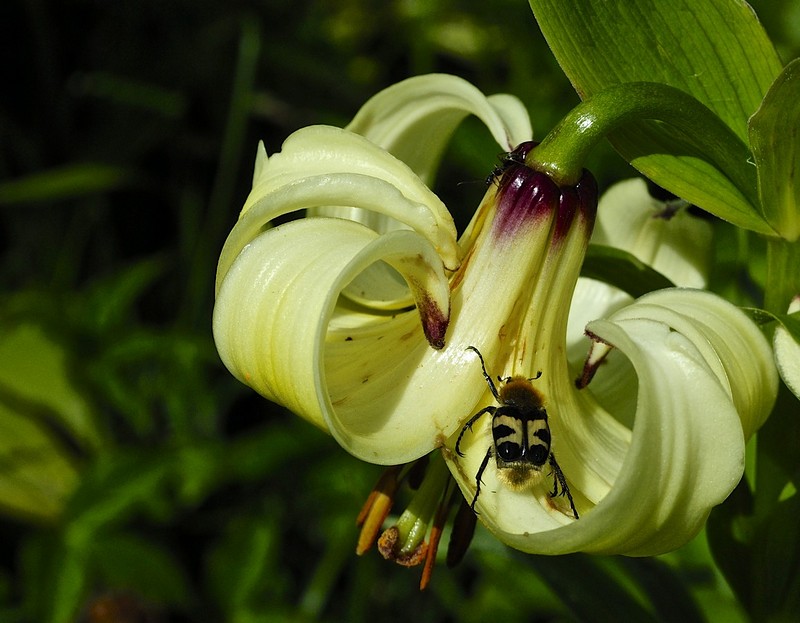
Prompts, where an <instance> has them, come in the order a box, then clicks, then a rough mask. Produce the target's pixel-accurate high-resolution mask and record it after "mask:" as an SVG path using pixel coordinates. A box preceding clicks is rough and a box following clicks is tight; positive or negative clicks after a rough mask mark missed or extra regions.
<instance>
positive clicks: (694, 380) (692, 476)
mask: <svg viewBox="0 0 800 623" xmlns="http://www.w3.org/2000/svg"><path fill="white" fill-rule="evenodd" d="M589 330H590V331H591V332H592V334H594V335H596V336H597V337H598V339H601V340H603V342H605V343H608V344H611V345H613V346H614V348H615V349H616V350H618V351H619V352H620V353H622V354H623V355H624V356H625V357H626V358H627V359H628V360H629V362H630V365H631V366H632V368H633V370H634V371H635V374H636V377H637V380H638V395H637V409H636V416H635V421H634V424H633V429H632V434H631V437H630V443H629V445H628V447H627V448H625V449H622V454H621V456H619V457H618V461H619V470H618V473H617V475H616V477H615V478H614V479H613V480H612V481H611V482H610V483H609V489H608V492H607V494H606V495H605V496H604V497H602V498H601V499H599V500H598V501H597V503H596V504H592V503H591V502H590V501H589V500H588V499H587V497H586V496H585V495H584V492H583V491H582V489H581V486H580V483H581V481H583V480H584V479H585V476H584V474H582V473H581V471H582V470H587V471H592V470H593V469H594V467H593V463H594V462H595V461H596V460H597V458H593V459H592V460H588V459H586V460H585V462H584V463H583V464H581V462H580V460H578V461H576V460H575V459H574V458H571V459H570V460H569V461H566V460H564V457H565V456H567V457H568V456H569V452H567V454H566V455H565V454H562V449H564V448H565V447H571V446H576V445H580V443H582V442H581V441H580V440H577V444H576V441H575V440H571V439H566V440H565V439H562V438H561V437H557V435H556V431H555V430H554V432H553V448H554V450H555V451H556V452H558V453H559V457H561V458H560V459H559V460H560V462H561V467H562V469H563V470H564V473H565V475H566V476H567V478H568V479H569V481H570V482H571V483H573V484H572V487H571V491H572V494H573V496H574V497H575V502H576V505H577V506H578V508H579V510H580V512H581V517H580V519H579V520H570V519H568V518H567V515H568V514H569V510H568V506H565V502H564V500H563V499H561V498H550V497H549V490H550V489H551V487H552V485H548V484H547V482H550V481H546V482H545V483H544V484H543V485H542V486H538V487H535V488H534V489H533V490H532V491H531V490H527V491H520V492H513V491H510V490H509V489H508V488H506V487H504V486H503V485H502V484H501V483H500V482H499V481H498V479H497V475H496V474H497V470H496V468H495V467H494V461H493V460H492V461H490V462H489V466H488V468H487V469H486V472H485V473H484V475H483V478H482V480H483V483H484V485H483V489H482V492H481V495H480V497H479V500H478V503H477V509H478V511H479V512H480V515H479V517H480V518H481V520H482V521H483V522H484V523H485V524H486V525H487V526H488V527H489V529H490V530H491V531H493V532H494V533H496V534H497V536H498V537H499V538H500V539H501V540H503V541H504V542H506V543H508V544H509V545H511V546H512V547H515V548H517V549H520V550H522V551H527V552H534V553H545V554H560V553H568V552H574V551H587V552H596V553H617V554H620V553H621V554H628V555H637V556H638V555H653V554H658V553H663V552H666V551H669V550H671V549H674V548H676V547H679V546H680V545H682V544H683V543H685V542H686V541H688V540H689V539H690V538H692V537H693V536H694V535H695V534H696V533H697V532H698V531H699V530H700V528H701V527H702V525H703V523H704V522H705V520H706V518H707V516H708V513H709V512H710V510H711V508H712V507H713V506H714V505H716V504H719V503H720V502H722V501H723V500H724V499H725V498H726V497H727V495H728V494H729V493H730V491H731V490H732V489H733V488H734V487H735V486H736V484H737V483H738V481H739V480H740V478H741V476H742V473H743V469H744V447H745V438H746V436H749V435H750V434H751V433H752V432H753V430H754V429H755V428H756V427H757V426H758V425H760V423H762V422H763V421H764V419H765V417H766V416H767V414H768V413H769V410H770V408H771V405H772V402H773V401H774V397H775V391H776V386H777V380H776V375H775V372H774V366H772V365H771V362H770V361H769V356H768V348H767V344H766V341H765V339H764V338H763V336H762V335H761V333H760V332H759V331H758V329H757V328H756V327H755V325H753V323H752V322H750V320H749V319H747V317H746V316H744V314H742V313H741V312H740V311H739V310H738V309H736V308H735V307H733V306H731V305H730V304H728V303H726V302H725V301H723V300H722V299H719V298H718V297H715V296H714V295H711V294H708V293H705V292H700V291H690V290H680V289H675V290H667V291H662V292H659V293H655V294H651V295H648V296H646V297H643V298H642V299H640V300H639V301H637V302H636V303H634V304H633V305H631V306H630V307H628V308H625V309H624V310H622V311H620V312H617V313H616V314H614V315H612V316H611V318H609V319H608V320H598V321H594V322H592V323H590V325H589ZM602 373H603V371H602V369H601V371H599V372H598V375H600V374H602ZM565 382H567V381H566V380H565ZM582 391H585V390H582ZM575 392H576V394H579V393H580V392H578V390H575ZM576 394H573V397H572V398H569V397H568V394H566V393H564V394H562V400H564V402H565V403H566V402H570V401H571V404H567V405H566V406H567V407H568V408H570V409H572V408H574V409H580V411H579V412H576V413H575V418H579V419H583V420H587V421H590V420H593V419H597V418H600V419H602V418H603V416H604V415H605V412H604V411H603V410H602V409H601V408H600V407H599V406H598V405H596V404H594V405H593V404H592V403H591V401H589V400H587V398H586V396H585V395H581V396H580V397H578V396H577V395H576ZM558 406H559V407H563V406H564V405H558ZM549 410H550V408H549V407H548V411H549ZM554 410H555V409H554ZM560 411H561V412H562V413H563V412H564V411H565V409H563V408H561V409H560ZM577 421H578V420H576V422H577ZM481 428H482V430H483V435H484V436H483V439H484V446H483V448H484V449H483V450H481V451H470V452H468V454H467V458H466V460H465V461H464V462H462V463H460V465H461V467H460V468H459V469H458V470H457V471H456V477H457V480H459V483H460V485H461V487H462V489H464V490H465V491H466V494H467V495H468V496H469V495H470V493H474V490H475V473H476V472H477V469H478V466H479V464H480V462H481V460H482V459H483V458H484V456H485V448H486V440H487V439H490V435H489V431H488V423H484V424H483V426H482V427H481ZM743 428H744V430H743ZM597 432H598V431H595V433H597ZM478 434H480V433H478ZM558 434H559V435H561V436H571V435H572V436H574V435H581V434H583V433H581V432H580V430H579V428H578V427H576V426H572V425H570V424H569V423H565V425H564V426H562V427H560V430H559V431H558ZM476 436H477V435H476ZM584 441H585V442H586V443H594V444H595V445H598V444H599V445H602V444H603V443H604V442H603V437H602V435H597V434H593V439H587V440H584ZM607 451H608V452H611V453H616V452H620V449H619V448H611V447H609V448H608V449H607ZM598 456H600V455H599V454H598ZM578 459H580V457H578ZM608 463H609V464H612V463H613V461H611V460H609V461H608ZM564 524H568V525H564Z"/></svg>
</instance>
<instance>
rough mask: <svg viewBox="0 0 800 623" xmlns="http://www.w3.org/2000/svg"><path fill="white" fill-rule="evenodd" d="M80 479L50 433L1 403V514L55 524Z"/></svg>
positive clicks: (29, 418)
mask: <svg viewBox="0 0 800 623" xmlns="http://www.w3.org/2000/svg"><path fill="white" fill-rule="evenodd" d="M77 478H78V477H77V473H76V470H75V466H74V465H73V464H72V462H71V460H70V458H69V456H68V455H67V453H66V452H65V449H64V447H63V445H62V444H60V443H58V442H57V441H56V439H55V438H54V436H53V435H52V434H50V432H49V431H48V430H46V429H45V428H44V427H42V426H40V425H38V424H37V423H36V422H35V421H34V420H33V418H31V417H29V416H28V415H27V414H25V413H20V412H19V411H17V410H13V409H11V408H9V407H8V406H6V405H5V404H2V403H0V514H11V515H14V516H21V517H25V518H32V519H35V520H36V521H52V520H54V519H56V518H57V517H58V515H59V514H60V513H61V511H62V509H63V506H64V503H65V501H66V499H67V498H68V497H69V495H70V493H71V492H72V490H73V489H74V488H75V485H76V481H77Z"/></svg>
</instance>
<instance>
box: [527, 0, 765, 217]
mask: <svg viewBox="0 0 800 623" xmlns="http://www.w3.org/2000/svg"><path fill="white" fill-rule="evenodd" d="M529 1H530V5H531V7H532V8H533V11H534V14H535V16H536V19H537V21H538V22H539V26H540V27H541V29H542V32H543V33H544V36H545V38H546V39H547V41H548V43H549V45H550V47H551V49H552V50H553V53H554V54H555V56H556V58H557V60H558V62H559V63H560V65H561V67H562V69H563V70H564V72H565V73H566V74H567V76H568V77H569V79H570V80H571V81H572V83H573V85H574V86H575V88H576V90H577V91H578V93H579V95H580V96H581V97H582V98H587V97H590V96H592V95H593V94H595V93H597V92H599V91H601V90H603V89H604V88H607V87H609V86H612V85H615V84H620V83H623V82H636V81H647V82H662V83H664V84H668V85H671V86H673V87H676V88H678V89H680V90H682V91H685V92H687V93H689V94H691V95H692V96H694V97H695V98H696V99H697V100H699V101H700V102H702V103H703V104H705V105H706V106H708V108H709V109H711V111H712V112H714V113H715V114H716V115H718V116H719V117H720V118H721V119H722V120H723V121H724V122H725V123H726V124H727V125H728V126H730V128H731V129H732V130H733V132H734V133H735V134H736V135H737V136H738V137H740V138H741V139H742V140H743V141H746V140H747V120H748V118H749V117H750V115H752V114H753V112H754V111H755V110H756V109H757V108H758V106H759V104H760V103H761V99H762V97H763V95H764V93H765V92H766V91H767V89H768V88H769V85H770V84H771V83H772V81H773V79H774V78H775V76H776V75H777V74H778V73H779V72H780V69H781V63H780V60H779V59H778V56H777V53H776V52H775V50H774V48H773V46H772V43H771V42H770V40H769V38H768V37H767V35H766V33H765V32H764V30H763V28H762V27H761V24H760V23H759V22H758V20H757V18H756V16H755V14H754V13H753V11H752V9H751V8H750V7H749V6H748V5H747V4H746V3H744V2H741V1H740V0H703V1H702V2H701V1H698V0H640V1H637V2H624V3H623V2H607V1H605V0H529ZM610 138H611V141H612V143H613V144H614V146H615V147H616V148H617V149H618V150H619V151H620V153H621V154H622V155H623V157H625V158H626V159H627V160H628V161H630V162H631V163H632V164H633V165H634V166H635V167H636V168H638V169H639V170H640V171H642V172H643V173H644V174H645V175H647V176H648V177H650V178H651V179H652V180H654V181H655V182H656V183H658V184H659V185H660V186H662V187H664V188H666V189H668V190H670V191H671V192H673V193H675V194H676V195H678V196H680V197H683V198H684V199H686V200H688V201H690V202H692V203H694V204H696V205H699V206H700V207H702V208H704V209H706V210H708V211H710V212H713V213H714V214H717V215H718V216H720V217H722V218H726V219H728V220H731V221H732V222H735V223H736V224H738V225H741V226H744V227H748V228H749V229H753V230H755V231H760V232H762V233H770V232H771V228H770V227H769V226H767V225H766V223H763V222H761V221H760V219H759V217H758V213H757V212H756V208H755V206H756V204H757V198H756V194H755V188H754V189H752V192H747V193H746V195H747V196H745V195H743V194H742V193H741V192H740V191H739V190H738V189H737V188H736V187H735V186H734V185H733V184H732V182H731V181H730V180H729V179H728V178H727V177H726V176H724V175H723V174H722V173H721V172H719V171H718V170H717V169H716V168H714V167H713V166H711V165H710V164H708V163H706V162H705V161H704V160H703V159H701V157H699V156H701V155H700V154H698V153H697V152H696V151H695V150H691V149H688V146H687V141H686V138H685V137H683V136H681V133H680V132H679V131H676V130H675V129H674V128H672V127H670V126H667V125H664V124H657V123H654V122H651V121H643V122H637V123H635V124H631V125H630V126H628V127H626V128H625V129H624V130H620V131H618V132H615V133H614V134H613V135H612V136H611V137H610ZM731 208H733V209H731ZM736 213H744V214H747V213H752V214H753V218H752V219H745V220H742V219H739V220H738V221H737V220H734V218H735V214H736Z"/></svg>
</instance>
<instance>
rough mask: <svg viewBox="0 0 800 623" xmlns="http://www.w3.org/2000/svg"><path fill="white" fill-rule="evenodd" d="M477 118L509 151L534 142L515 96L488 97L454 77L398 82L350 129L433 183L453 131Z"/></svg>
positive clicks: (369, 104) (371, 102)
mask: <svg viewBox="0 0 800 623" xmlns="http://www.w3.org/2000/svg"><path fill="white" fill-rule="evenodd" d="M471 114H472V115H475V116H477V117H478V118H479V119H480V120H481V121H482V122H483V123H484V124H485V125H486V127H487V128H488V129H489V131H490V132H491V133H492V136H493V137H494V139H495V140H496V141H497V144H498V145H499V146H500V148H501V149H503V150H504V151H511V150H512V149H514V148H515V147H516V146H517V145H518V144H519V143H522V142H523V141H528V140H530V139H531V137H532V136H533V132H532V130H531V124H530V119H529V117H528V112H527V110H526V109H525V106H524V105H523V104H522V102H520V100H519V99H517V98H516V97H513V96H511V95H505V94H500V95H492V96H490V97H488V98H487V97H486V96H485V95H484V94H483V93H481V92H480V91H479V90H478V89H476V88H475V87H474V86H473V85H472V84H470V83H469V82H467V81H466V80H463V79H462V78H458V77H457V76H451V75H448V74H428V75H425V76H416V77H414V78H409V79H407V80H404V81H402V82H398V83H397V84H394V85H392V86H390V87H389V88H387V89H384V90H383V91H381V92H380V93H378V94H376V95H375V96H373V97H372V98H371V99H370V100H369V101H368V102H367V103H366V104H364V106H363V107H362V108H361V110H360V111H359V112H358V114H357V115H356V116H355V118H354V119H353V121H352V122H351V123H350V125H348V126H347V129H348V130H350V131H352V132H356V133H358V134H362V135H363V136H366V137H367V138H368V139H370V140H371V141H373V142H375V143H377V144H378V145H380V146H381V147H383V148H384V149H386V150H387V151H389V152H391V153H392V154H394V155H395V156H397V157H398V158H400V159H401V160H402V161H403V162H405V163H406V164H408V165H409V166H410V167H411V168H412V169H413V170H414V171H416V172H417V174H418V175H419V176H420V177H421V178H422V179H423V180H425V181H426V182H430V181H432V178H433V175H434V173H435V171H436V168H437V167H438V164H439V160H440V158H441V156H442V153H443V152H444V149H445V147H446V146H447V143H448V142H449V140H450V137H451V135H452V133H453V131H454V130H455V129H456V127H457V126H458V124H459V123H461V121H462V120H463V119H464V118H465V117H467V116H468V115H471Z"/></svg>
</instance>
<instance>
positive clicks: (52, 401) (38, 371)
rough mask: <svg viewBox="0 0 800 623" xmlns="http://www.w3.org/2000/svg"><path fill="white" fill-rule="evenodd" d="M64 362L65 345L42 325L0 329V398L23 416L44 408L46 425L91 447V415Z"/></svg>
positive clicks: (94, 435) (96, 440)
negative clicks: (56, 339) (51, 336)
mask: <svg viewBox="0 0 800 623" xmlns="http://www.w3.org/2000/svg"><path fill="white" fill-rule="evenodd" d="M69 365H70V362H69V361H68V359H67V353H66V352H65V350H64V349H63V348H62V347H61V346H60V345H59V344H58V343H56V342H55V341H53V340H52V339H50V337H49V336H48V335H47V334H46V333H45V332H44V330H43V329H42V327H40V326H38V325H35V324H21V325H18V326H15V327H12V328H7V329H5V330H0V403H4V404H6V405H7V406H8V407H9V408H10V409H12V410H15V411H17V412H18V413H23V414H25V415H27V416H30V415H31V414H32V413H33V412H34V411H36V412H39V413H42V412H44V411H46V412H47V419H48V423H49V424H50V425H53V426H55V427H57V428H58V429H61V430H62V431H67V432H68V433H69V434H70V435H71V436H72V437H73V438H74V440H75V441H77V442H78V443H79V444H80V445H81V446H84V447H90V448H96V447H97V446H98V445H99V443H100V436H99V433H98V432H97V428H96V426H95V415H94V414H93V413H92V410H91V407H90V405H89V404H88V403H87V402H86V401H85V400H84V398H83V396H82V395H81V394H80V392H79V390H78V388H77V387H76V386H75V384H74V383H73V382H72V379H71V378H70V375H69V370H68V369H69ZM23 405H27V407H24V406H23ZM0 443H2V442H0Z"/></svg>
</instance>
